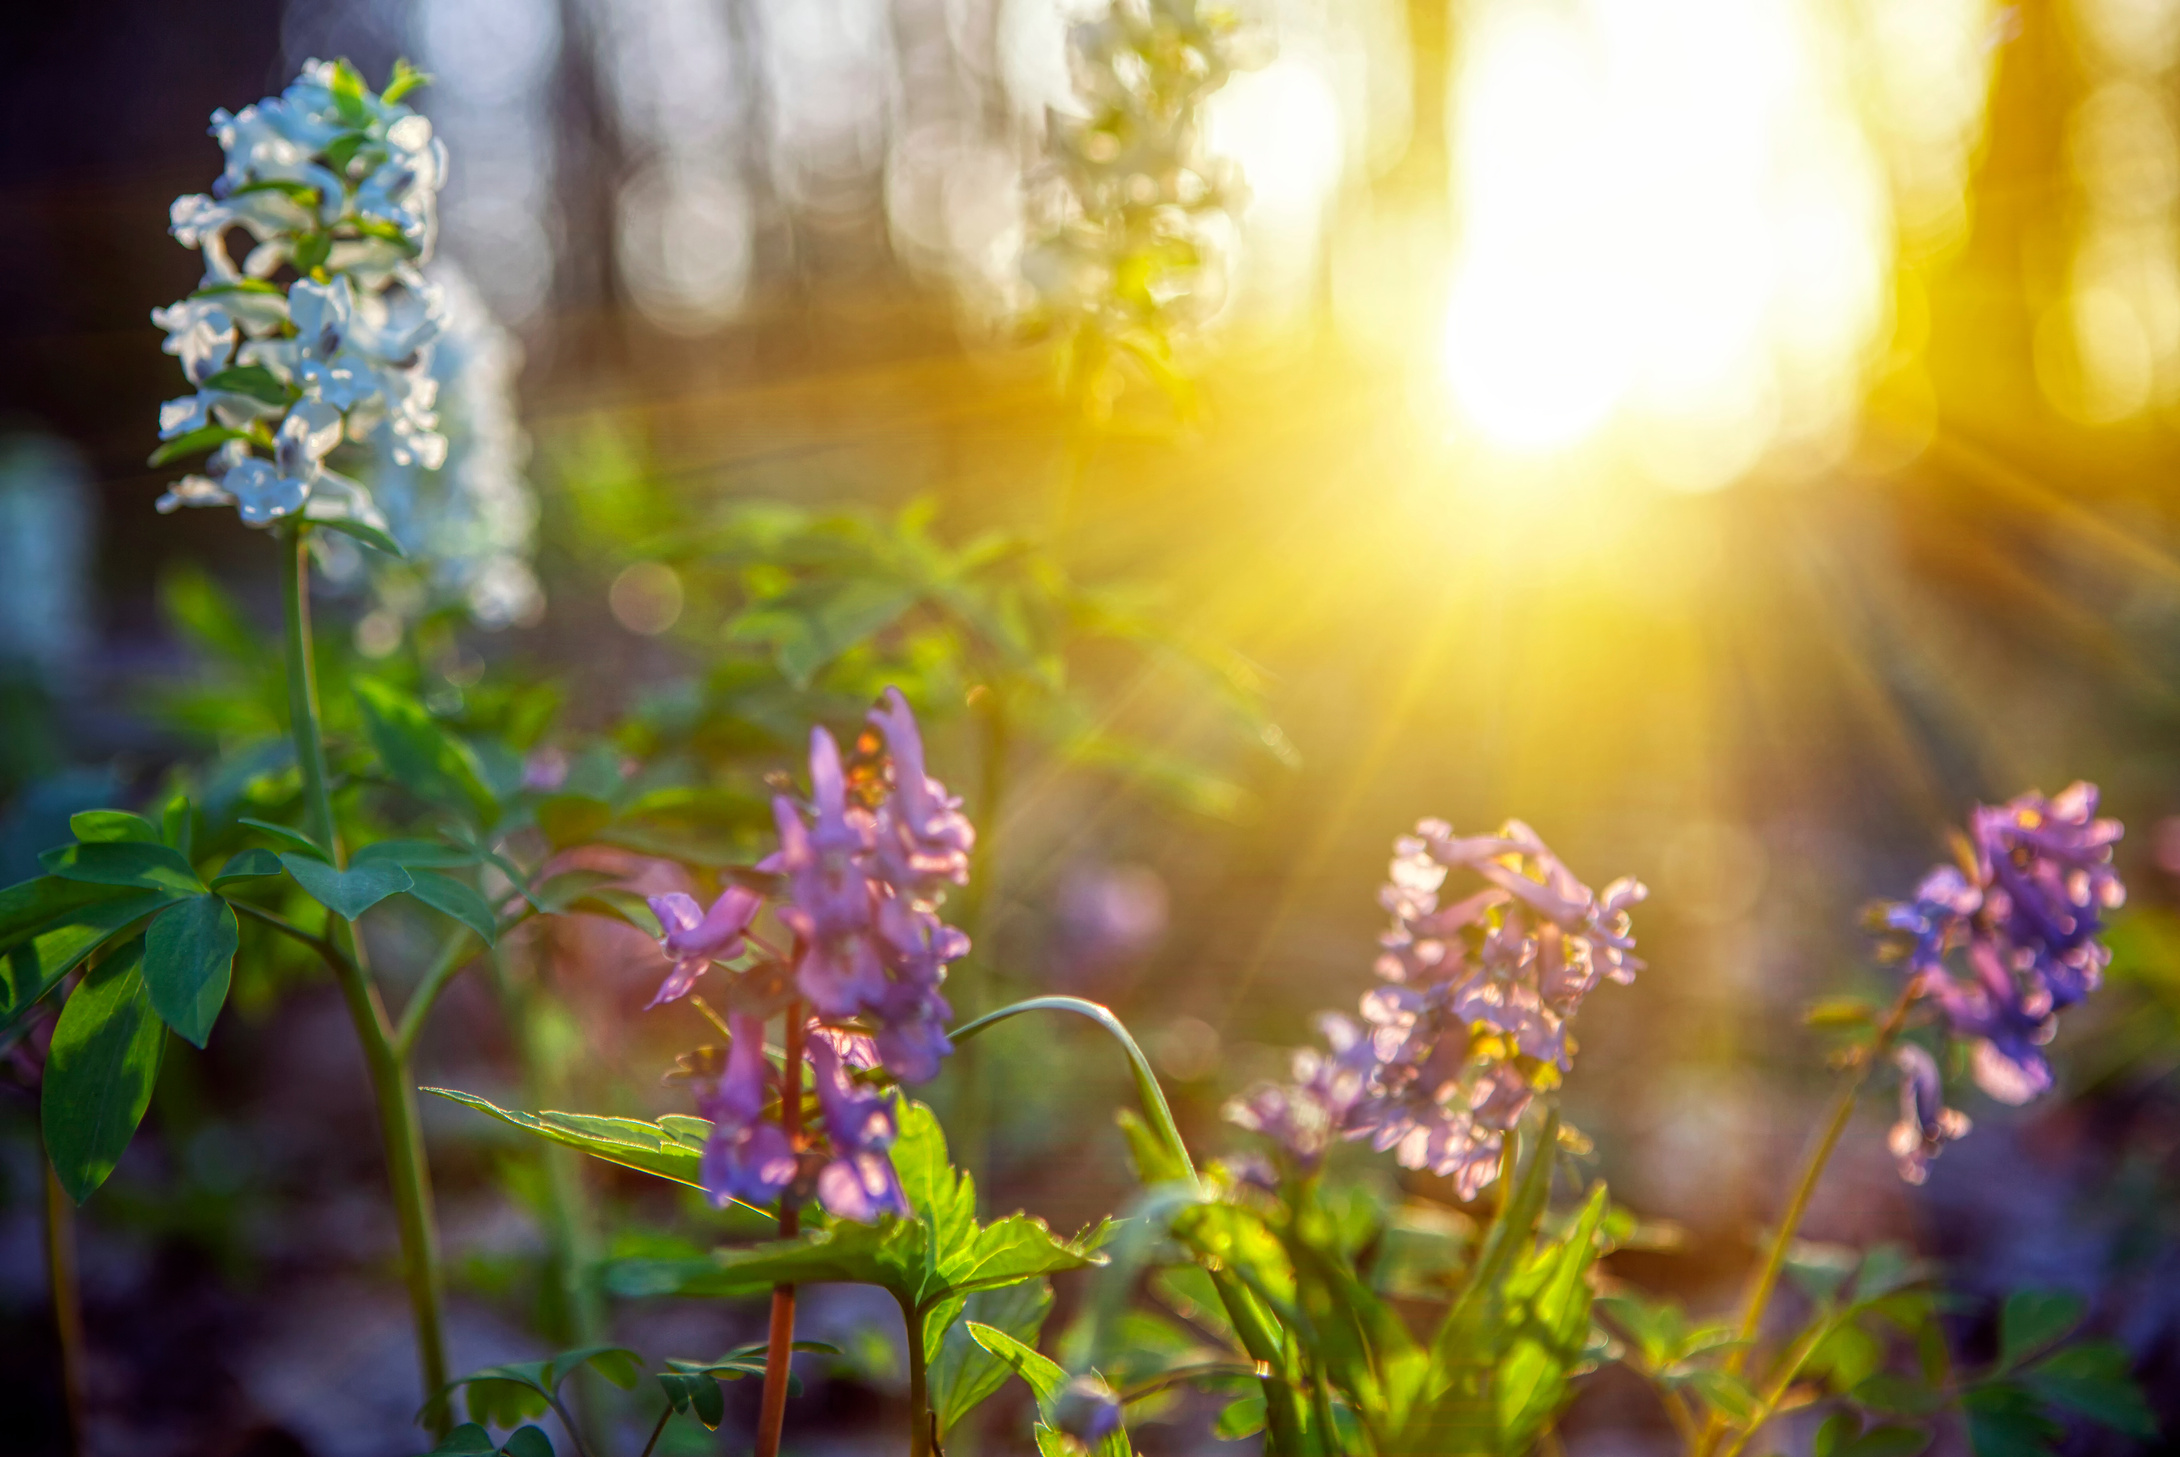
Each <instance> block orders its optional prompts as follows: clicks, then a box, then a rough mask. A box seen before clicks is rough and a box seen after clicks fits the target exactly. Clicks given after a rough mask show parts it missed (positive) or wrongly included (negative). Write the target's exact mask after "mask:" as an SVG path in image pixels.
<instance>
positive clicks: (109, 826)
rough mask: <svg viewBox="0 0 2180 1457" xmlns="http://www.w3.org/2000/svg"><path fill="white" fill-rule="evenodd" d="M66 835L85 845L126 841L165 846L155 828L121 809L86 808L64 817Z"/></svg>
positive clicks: (139, 817)
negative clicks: (65, 819)
mask: <svg viewBox="0 0 2180 1457" xmlns="http://www.w3.org/2000/svg"><path fill="white" fill-rule="evenodd" d="M68 832H69V833H70V834H72V835H74V836H75V837H76V838H77V839H78V840H79V841H82V842H83V843H85V844H94V843H104V842H108V841H130V840H133V841H137V842H138V843H141V844H147V845H158V844H163V843H165V842H164V841H163V840H162V839H161V837H160V834H159V828H158V826H156V825H154V824H153V823H152V822H151V821H150V820H147V819H145V818H144V817H143V816H142V815H134V814H130V813H129V812H128V811H127V810H125V809H87V810H84V811H83V812H82V813H80V814H72V815H70V816H69V817H68Z"/></svg>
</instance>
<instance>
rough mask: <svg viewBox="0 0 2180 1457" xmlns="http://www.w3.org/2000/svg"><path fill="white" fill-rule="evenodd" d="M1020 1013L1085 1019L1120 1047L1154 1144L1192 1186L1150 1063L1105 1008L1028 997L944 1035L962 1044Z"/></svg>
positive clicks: (1192, 1166)
mask: <svg viewBox="0 0 2180 1457" xmlns="http://www.w3.org/2000/svg"><path fill="white" fill-rule="evenodd" d="M1024 1012H1072V1013H1074V1014H1075V1015H1076V1016H1078V1017H1087V1018H1089V1019H1090V1020H1091V1021H1093V1022H1095V1023H1097V1024H1098V1026H1100V1027H1102V1028H1104V1029H1105V1031H1106V1032H1107V1033H1108V1034H1109V1035H1110V1036H1111V1037H1112V1039H1113V1040H1114V1041H1115V1042H1118V1043H1119V1044H1120V1046H1121V1050H1122V1051H1123V1052H1125V1053H1127V1055H1128V1068H1129V1071H1130V1072H1132V1073H1133V1074H1134V1075H1135V1092H1136V1097H1137V1099H1138V1100H1139V1101H1141V1103H1142V1104H1143V1111H1144V1113H1145V1114H1147V1115H1148V1116H1149V1118H1150V1123H1151V1131H1152V1132H1153V1133H1155V1134H1157V1135H1158V1141H1159V1142H1160V1143H1162V1144H1164V1145H1165V1146H1166V1151H1167V1152H1168V1153H1170V1154H1172V1155H1173V1159H1174V1162H1175V1163H1177V1164H1179V1165H1180V1166H1181V1167H1182V1168H1183V1169H1185V1170H1187V1171H1188V1182H1189V1183H1190V1184H1191V1185H1193V1184H1195V1183H1196V1161H1195V1160H1194V1159H1192V1158H1190V1157H1189V1154H1188V1145H1187V1144H1186V1143H1184V1142H1182V1141H1181V1130H1180V1127H1179V1126H1178V1125H1177V1124H1175V1123H1174V1121H1173V1109H1172V1108H1171V1106H1169V1105H1168V1104H1167V1102H1166V1095H1165V1092H1164V1091H1163V1090H1162V1089H1161V1088H1160V1087H1159V1086H1158V1075H1157V1074H1156V1073H1154V1072H1152V1071H1151V1060H1150V1059H1149V1058H1147V1057H1145V1056H1144V1055H1143V1049H1142V1048H1141V1047H1139V1046H1138V1045H1137V1044H1136V1040H1135V1038H1133V1037H1131V1036H1129V1035H1128V1029H1127V1028H1126V1027H1124V1026H1122V1025H1121V1022H1120V1019H1119V1018H1118V1017H1116V1016H1114V1015H1113V1014H1112V1012H1111V1010H1110V1009H1109V1008H1106V1007H1101V1006H1099V1005H1098V1004H1097V1003H1096V1002H1091V1001H1085V1000H1084V999H1083V998H1081V997H1030V998H1027V999H1026V1000H1023V1001H1019V1002H1012V1003H1009V1004H1008V1005H1006V1006H1004V1007H1001V1008H1000V1009H999V1010H998V1011H996V1012H986V1013H985V1014H984V1015H983V1016H981V1017H978V1018H977V1019H976V1020H975V1021H973V1022H967V1023H964V1024H963V1025H961V1026H959V1027H956V1028H954V1029H953V1030H952V1031H951V1032H950V1033H949V1034H948V1036H950V1037H951V1038H952V1039H953V1040H954V1041H955V1042H957V1043H959V1042H966V1041H968V1040H969V1039H970V1038H972V1037H975V1036H976V1035H977V1034H978V1033H980V1032H982V1031H983V1030H984V1029H985V1028H987V1027H996V1026H998V1025H999V1024H1000V1023H1001V1022H1004V1021H1006V1020H1008V1019H1009V1018H1010V1017H1019V1016H1021V1015H1022V1014H1023V1013H1024Z"/></svg>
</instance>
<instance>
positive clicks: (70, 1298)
mask: <svg viewBox="0 0 2180 1457" xmlns="http://www.w3.org/2000/svg"><path fill="white" fill-rule="evenodd" d="M41 1161H42V1162H43V1163H44V1165H45V1270H46V1280H47V1283H48V1285H49V1286H50V1288H51V1292H52V1296H53V1336H54V1340H55V1342H56V1343H57V1344H58V1345H59V1347H60V1356H61V1402H62V1405H63V1406H64V1407H65V1408H66V1409H67V1412H68V1450H69V1451H71V1452H83V1451H87V1450H88V1448H87V1446H86V1439H85V1437H84V1431H83V1362H84V1334H83V1291H82V1288H81V1287H80V1286H79V1285H78V1284H77V1282H76V1208H75V1204H74V1203H73V1202H72V1201H71V1200H70V1199H69V1197H68V1191H67V1190H65V1189H63V1188H62V1187H61V1181H60V1176H59V1175H58V1174H56V1173H54V1172H53V1161H52V1160H51V1159H44V1160H41Z"/></svg>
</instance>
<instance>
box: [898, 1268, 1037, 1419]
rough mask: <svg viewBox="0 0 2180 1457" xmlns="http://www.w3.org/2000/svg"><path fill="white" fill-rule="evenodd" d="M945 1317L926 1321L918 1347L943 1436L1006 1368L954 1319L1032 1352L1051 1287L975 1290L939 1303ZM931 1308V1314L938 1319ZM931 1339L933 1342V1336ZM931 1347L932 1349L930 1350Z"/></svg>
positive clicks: (1001, 1380) (1033, 1284)
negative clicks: (926, 1361) (927, 1370)
mask: <svg viewBox="0 0 2180 1457" xmlns="http://www.w3.org/2000/svg"><path fill="white" fill-rule="evenodd" d="M944 1304H945V1305H946V1306H947V1307H950V1309H951V1312H952V1313H951V1314H948V1315H947V1316H946V1318H945V1319H943V1320H938V1321H936V1323H935V1325H936V1329H934V1322H933V1321H932V1319H931V1318H930V1317H927V1318H926V1322H925V1328H924V1345H925V1349H926V1351H927V1352H928V1354H929V1360H930V1393H931V1411H932V1414H933V1415H934V1416H935V1417H937V1419H938V1423H939V1434H940V1435H941V1436H942V1437H943V1436H944V1435H945V1434H946V1433H947V1432H950V1431H952V1430H953V1429H954V1425H955V1424H956V1423H957V1422H959V1421H960V1420H961V1419H962V1418H963V1417H965V1416H967V1415H968V1414H969V1413H970V1412H972V1411H974V1410H975V1409H976V1408H977V1406H978V1405H979V1404H980V1403H982V1402H983V1401H984V1399H985V1398H986V1397H988V1396H990V1395H991V1394H992V1393H993V1392H995V1391H997V1390H998V1389H999V1388H1000V1387H1001V1386H1002V1385H1004V1384H1005V1383H1006V1380H1007V1375H1008V1372H1009V1371H1010V1370H1011V1369H1012V1368H1011V1367H1009V1366H1008V1365H1007V1364H1006V1362H1004V1361H1002V1360H1000V1359H999V1358H998V1357H997V1356H994V1355H993V1354H992V1353H991V1352H989V1351H987V1350H985V1349H984V1348H983V1347H982V1346H980V1345H978V1344H977V1343H976V1340H975V1339H974V1338H973V1337H972V1336H971V1335H970V1334H969V1332H968V1330H967V1328H966V1327H964V1326H963V1325H962V1324H961V1323H960V1319H959V1318H960V1317H966V1318H967V1319H969V1320H973V1321H975V1322H976V1323H977V1324H979V1325H983V1326H989V1327H990V1328H992V1329H993V1330H1000V1331H1005V1332H1006V1333H1007V1334H1008V1335H1010V1336H1012V1337H1014V1339H1016V1340H1017V1341H1020V1342H1021V1343H1022V1344H1023V1345H1025V1346H1030V1347H1032V1348H1034V1347H1035V1346H1036V1344H1037V1336H1038V1333H1039V1332H1040V1331H1041V1330H1042V1329H1043V1328H1044V1323H1045V1316H1046V1314H1047V1313H1049V1312H1050V1311H1051V1309H1052V1286H1051V1285H1050V1284H1049V1283H1047V1282H1046V1281H1043V1280H1026V1281H1023V1282H1022V1283H1020V1284H1017V1285H1010V1286H1006V1287H1004V1288H1001V1289H996V1290H979V1291H977V1292H976V1293H974V1294H972V1295H969V1296H967V1297H965V1298H964V1299H962V1300H961V1302H960V1303H959V1304H956V1303H955V1302H953V1301H947V1302H944ZM940 1314H941V1311H940V1310H939V1309H937V1308H934V1310H933V1311H932V1312H931V1316H938V1315H940ZM934 1335H935V1336H936V1337H937V1339H936V1341H934V1340H933V1336H934ZM934 1346H935V1347H936V1349H933V1347H934Z"/></svg>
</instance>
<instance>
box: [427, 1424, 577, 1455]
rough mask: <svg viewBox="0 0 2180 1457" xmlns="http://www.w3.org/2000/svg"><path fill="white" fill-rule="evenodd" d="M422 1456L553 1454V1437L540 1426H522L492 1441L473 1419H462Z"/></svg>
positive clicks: (490, 1436) (488, 1434) (490, 1435)
mask: <svg viewBox="0 0 2180 1457" xmlns="http://www.w3.org/2000/svg"><path fill="white" fill-rule="evenodd" d="M425 1457H553V1439H552V1438H551V1437H548V1436H547V1435H545V1429H544V1428H542V1427H535V1426H524V1427H519V1428H517V1429H516V1430H515V1432H514V1433H513V1434H512V1435H510V1436H509V1437H508V1439H507V1440H506V1441H505V1442H504V1443H501V1442H495V1441H493V1440H492V1434H491V1433H490V1432H488V1431H486V1430H485V1429H484V1428H483V1427H482V1426H480V1425H478V1424H477V1423H476V1422H464V1423H462V1424H461V1425H460V1426H458V1427H456V1428H455V1429H454V1430H453V1431H451V1432H449V1433H447V1435H446V1437H445V1438H444V1439H443V1440H442V1441H441V1442H440V1443H439V1445H438V1446H436V1447H434V1448H432V1449H431V1451H430V1452H428V1453H426V1454H425Z"/></svg>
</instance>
